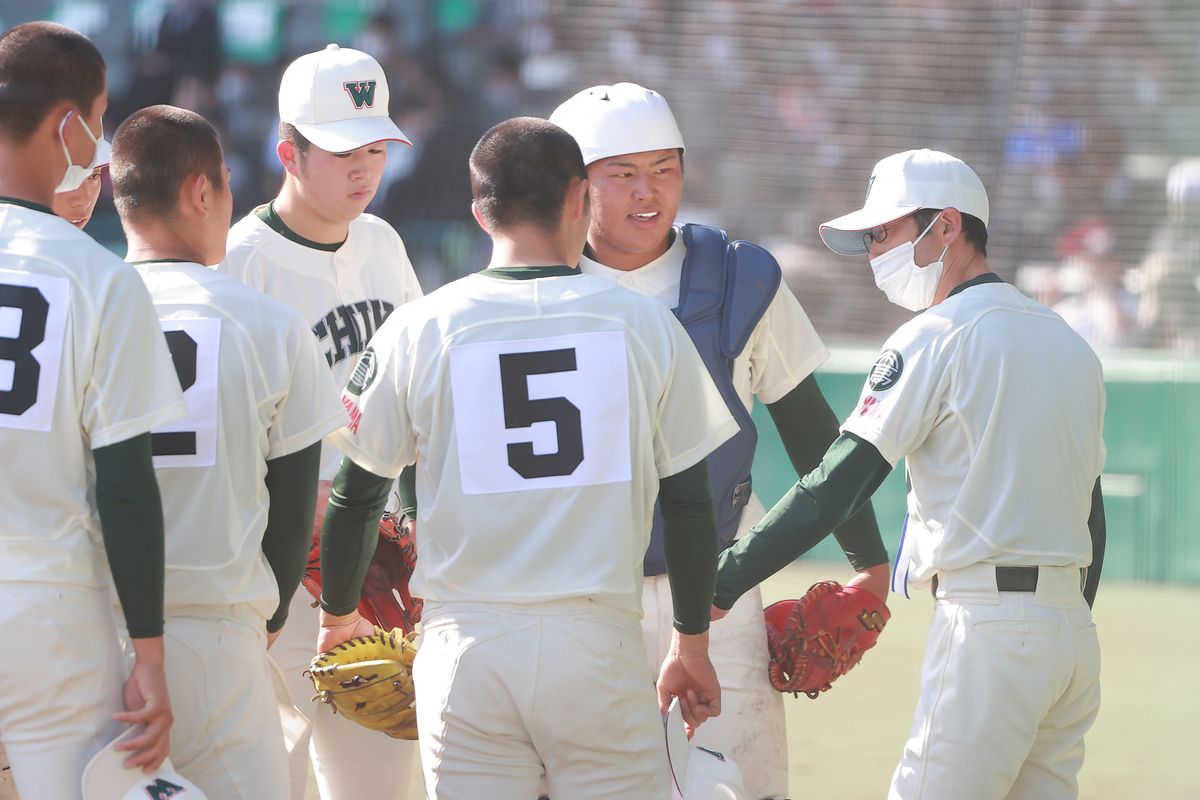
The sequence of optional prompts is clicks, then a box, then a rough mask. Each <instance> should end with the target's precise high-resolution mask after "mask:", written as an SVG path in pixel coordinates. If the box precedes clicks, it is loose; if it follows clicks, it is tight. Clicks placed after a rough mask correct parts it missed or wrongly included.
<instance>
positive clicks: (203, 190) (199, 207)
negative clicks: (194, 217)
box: [179, 172, 212, 214]
mask: <svg viewBox="0 0 1200 800" xmlns="http://www.w3.org/2000/svg"><path fill="white" fill-rule="evenodd" d="M210 205H212V183H211V182H210V181H209V180H208V176H207V175H205V174H204V173H203V172H193V173H192V174H190V175H188V176H187V177H186V178H184V179H183V184H182V185H181V186H180V187H179V209H180V210H181V211H191V212H194V213H200V214H202V213H204V212H205V211H207V210H208V208H209V206H210Z"/></svg>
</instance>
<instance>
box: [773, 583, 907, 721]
mask: <svg viewBox="0 0 1200 800" xmlns="http://www.w3.org/2000/svg"><path fill="white" fill-rule="evenodd" d="M891 616H892V613H891V612H890V611H888V608H887V606H886V605H884V602H883V601H882V600H880V599H879V598H878V597H876V596H875V595H874V594H872V593H871V592H869V591H867V590H866V589H860V588H858V587H856V586H845V587H843V586H842V585H841V584H839V583H838V582H837V581H823V582H821V583H816V584H813V585H812V587H811V588H810V589H809V590H808V591H807V592H806V593H805V595H804V597H801V598H800V599H799V600H781V601H779V602H778V603H772V604H771V605H769V606H767V609H766V611H765V617H766V621H767V647H768V649H769V650H770V653H771V663H770V666H769V667H768V668H767V669H768V673H769V675H770V678H771V685H772V686H774V687H775V688H776V689H777V690H778V691H781V692H792V693H793V694H798V693H799V692H804V693H805V694H806V695H808V696H809V697H811V698H816V696H817V695H819V694H820V693H821V692H824V691H826V690H828V689H829V687H830V686H831V685H832V684H833V682H834V681H835V680H837V679H838V678H839V677H841V676H842V675H844V674H846V673H847V672H849V671H850V670H851V669H852V668H853V667H854V665H855V664H857V663H858V662H859V661H861V660H862V657H863V653H865V652H866V651H867V650H870V649H871V648H872V647H873V646H874V645H875V641H876V640H877V639H878V638H879V634H880V632H881V631H882V630H883V626H884V625H886V624H887V621H888V619H890V618H891Z"/></svg>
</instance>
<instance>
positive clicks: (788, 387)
mask: <svg viewBox="0 0 1200 800" xmlns="http://www.w3.org/2000/svg"><path fill="white" fill-rule="evenodd" d="M828 360H829V348H827V347H825V346H824V345H821V347H819V348H818V349H817V350H815V351H814V352H813V353H812V355H810V356H809V357H808V358H807V359H805V360H804V361H802V362H801V363H800V367H799V368H798V369H797V370H796V371H795V372H793V373H792V374H791V376H789V378H788V379H787V380H782V381H776V382H775V383H774V384H772V385H771V386H769V387H764V388H761V389H759V390H758V391H757V392H755V394H757V395H758V399H759V400H760V401H761V402H762V403H763V405H768V406H769V405H771V403H774V402H776V401H777V400H779V399H781V398H782V397H783V396H784V395H786V394H787V393H788V392H790V391H792V389H795V388H796V387H797V386H799V385H800V384H801V383H802V382H803V381H804V379H805V378H807V377H808V376H809V375H812V374H813V373H814V372H816V371H817V369H818V368H819V367H820V366H821V365H822V364H824V363H825V362H826V361H828Z"/></svg>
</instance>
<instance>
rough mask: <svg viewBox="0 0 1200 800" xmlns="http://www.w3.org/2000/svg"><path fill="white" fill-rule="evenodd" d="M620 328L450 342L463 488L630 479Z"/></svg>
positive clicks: (515, 488)
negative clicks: (542, 336)
mask: <svg viewBox="0 0 1200 800" xmlns="http://www.w3.org/2000/svg"><path fill="white" fill-rule="evenodd" d="M626 370H627V367H626V352H625V334H624V333H623V332H621V331H605V332H598V333H580V334H569V335H565V336H556V337H551V338H544V339H524V340H514V341H505V342H481V343H479V344H469V345H460V346H457V347H452V348H450V379H451V387H452V391H453V395H454V424H455V428H456V431H457V444H458V457H459V471H460V473H461V475H462V491H463V493H464V494H491V493H495V492H519V491H526V490H529V489H542V488H559V487H569V486H592V485H596V484H603V483H616V482H618V481H627V480H630V478H631V465H630V453H629V377H628V374H627V371H626Z"/></svg>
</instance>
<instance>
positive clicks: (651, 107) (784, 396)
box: [550, 83, 888, 800]
mask: <svg viewBox="0 0 1200 800" xmlns="http://www.w3.org/2000/svg"><path fill="white" fill-rule="evenodd" d="M550 120H551V121H552V122H555V123H557V124H559V125H561V126H562V127H563V128H565V129H566V130H567V131H568V132H569V133H571V134H572V135H573V136H574V137H575V139H576V140H577V141H578V142H579V145H580V147H581V148H582V150H583V160H584V163H586V164H587V165H588V178H589V183H590V187H591V188H590V192H591V198H592V221H591V227H590V229H589V231H588V247H587V249H586V250H585V251H584V255H583V258H582V259H581V260H580V262H579V268H580V269H581V270H582V271H583V272H585V273H587V274H589V275H595V276H597V277H599V278H604V279H606V280H610V281H614V282H616V283H618V284H620V285H621V286H624V287H626V288H629V289H632V290H633V291H635V292H638V293H639V294H644V295H646V296H648V297H652V298H654V299H655V300H658V301H660V302H662V303H663V304H665V305H666V306H667V307H668V308H671V309H675V311H676V314H677V315H678V316H680V317H681V320H682V321H683V323H684V326H685V327H686V328H687V329H688V332H689V334H691V335H692V338H693V339H694V340H695V342H696V345H697V347H699V348H701V352H702V354H706V353H705V347H706V342H708V341H712V340H713V337H706V334H705V330H706V329H705V326H706V325H707V324H708V323H709V321H710V317H711V314H707V313H704V312H703V311H700V312H699V313H697V312H694V311H692V310H691V308H690V306H691V305H692V303H691V296H694V295H697V294H700V293H701V289H700V288H699V287H700V286H702V285H703V284H704V283H705V282H708V281H711V282H715V283H716V284H717V285H718V286H726V285H729V286H731V287H732V288H730V289H728V290H726V293H725V296H724V298H723V299H722V300H721V301H720V302H719V303H718V304H717V309H716V312H715V313H717V314H719V315H721V317H722V319H723V320H724V322H723V330H722V332H721V337H722V339H723V340H724V339H729V338H737V337H738V336H739V334H740V336H741V338H743V339H744V342H743V344H742V346H741V348H740V349H739V350H736V351H734V352H733V353H732V354H731V353H729V352H727V351H725V352H721V353H707V354H706V356H707V357H706V363H707V364H708V366H709V370H710V373H711V374H712V377H713V379H714V380H715V381H716V382H717V384H718V386H719V387H724V388H725V390H726V394H725V398H726V403H727V404H729V406H730V410H731V411H732V412H733V413H734V414H735V418H736V419H738V421H739V422H740V423H741V425H742V428H743V431H742V435H743V436H745V435H747V434H749V435H750V436H754V435H755V433H754V430H753V427H754V426H753V421H752V419H751V417H750V410H751V408H752V407H753V403H754V398H755V397H756V396H757V397H758V399H759V400H760V401H762V403H763V404H765V405H766V407H767V409H768V411H770V413H771V417H772V420H773V421H774V422H775V425H776V427H777V429H778V431H779V434H780V438H781V439H782V440H783V444H784V447H785V449H786V450H787V453H788V456H789V458H790V460H791V461H792V464H793V465H794V467H795V469H796V474H797V476H799V475H804V474H805V473H807V472H808V471H809V470H810V469H812V468H813V467H815V466H816V465H817V463H818V462H819V461H820V458H821V454H822V453H824V452H825V448H826V447H828V446H829V443H830V442H832V441H833V440H834V439H835V438H837V434H838V431H837V418H836V417H835V416H834V414H833V412H832V411H831V410H830V408H829V405H828V403H826V401H825V398H824V396H822V394H821V390H820V388H819V387H818V386H817V382H816V378H814V377H813V372H814V371H815V370H816V369H817V367H819V366H820V365H821V364H822V363H823V362H824V361H825V359H826V358H828V357H829V351H828V350H826V349H825V345H824V344H822V343H821V339H820V338H819V337H818V336H817V332H816V331H815V330H814V329H813V326H812V323H811V322H809V319H808V316H807V315H806V314H805V313H804V309H803V308H801V306H800V303H799V302H798V301H797V300H796V297H795V296H794V295H793V294H792V293H791V292H790V291H789V290H788V288H787V286H786V285H785V284H783V283H782V281H781V280H780V272H779V267H778V265H777V264H776V263H775V261H774V259H773V258H771V257H770V255H769V254H766V252H765V251H761V252H762V254H763V256H764V257H765V258H766V259H768V260H769V272H768V275H770V276H771V277H773V279H774V287H775V288H770V287H768V288H767V289H766V290H765V291H764V296H763V297H762V298H761V299H760V300H759V302H758V307H757V308H756V309H755V312H753V313H751V314H749V315H745V314H744V312H740V311H739V310H738V309H737V308H735V307H734V306H735V305H736V299H735V298H739V297H741V296H743V295H744V294H749V293H751V292H753V291H755V290H754V289H752V288H751V286H752V285H753V284H752V281H753V278H754V276H751V275H748V274H744V271H743V272H739V273H734V274H733V275H732V276H728V275H727V273H726V271H725V270H726V267H725V265H724V263H723V261H724V255H725V254H724V252H720V253H718V254H717V256H716V257H715V258H714V257H710V256H706V255H703V254H701V253H700V252H692V251H690V250H689V248H688V245H687V242H686V240H687V239H688V236H687V230H686V229H687V228H688V227H697V226H685V227H679V226H676V225H675V216H676V212H677V211H678V209H679V203H680V200H681V197H682V193H683V170H684V167H683V151H684V144H683V137H682V136H681V134H680V132H679V127H678V126H677V125H676V122H675V117H674V115H673V114H672V113H671V109H670V107H669V106H668V105H667V101H666V100H665V99H664V98H663V97H662V96H661V95H660V94H658V93H657V92H655V91H652V90H650V89H645V88H643V87H641V86H638V85H636V84H632V83H618V84H615V85H612V86H595V87H592V88H591V89H586V90H584V91H582V92H580V93H579V94H577V95H575V96H574V97H572V98H571V99H569V100H567V101H566V102H565V103H563V104H562V105H561V106H559V107H558V109H556V110H555V112H554V114H552V115H551V117H550ZM739 246H740V247H741V248H742V251H741V252H742V253H743V254H745V253H746V251H747V250H748V249H752V248H753V249H758V248H754V246H753V245H749V246H747V245H745V244H742V245H739ZM697 250H698V248H697ZM744 258H745V256H744V255H743V259H744ZM742 301H743V302H744V298H743V299H742ZM739 316H744V317H745V318H742V319H739ZM693 319H694V320H695V325H693V322H692V320H693ZM743 329H747V330H745V332H742V330H743ZM739 406H740V408H739ZM753 452H754V440H753V439H750V440H749V441H748V442H746V443H745V444H744V445H742V448H741V449H740V450H739V448H738V447H737V446H736V445H733V444H728V445H726V446H725V447H724V448H722V449H721V450H719V451H717V452H716V453H714V454H713V455H712V456H711V457H710V459H709V475H710V477H712V479H713V481H714V485H713V497H714V500H718V501H719V500H721V499H722V498H721V494H722V489H723V488H724V487H722V486H720V485H718V483H719V481H720V476H721V474H722V471H723V470H722V467H724V470H726V471H727V470H728V469H729V468H730V465H729V464H728V463H725V464H722V462H728V461H731V460H742V459H746V460H748V459H749V458H750V457H752V455H753ZM743 477H744V478H745V480H746V489H745V490H744V491H743V490H740V489H735V490H734V494H733V497H732V498H731V499H730V502H729V507H727V508H724V509H723V510H719V512H718V520H719V522H720V521H722V520H723V518H724V519H725V520H727V524H726V525H725V526H724V527H723V528H722V529H721V534H722V536H723V539H722V545H728V544H730V543H731V542H732V540H733V539H734V538H736V537H737V536H741V535H744V534H745V533H746V531H748V530H749V529H750V526H751V525H753V524H754V523H755V522H757V521H758V520H759V519H761V518H762V515H763V507H762V503H761V502H759V500H758V498H757V497H756V496H754V495H753V494H752V493H751V492H750V491H749V484H750V480H749V475H748V474H747V475H745V476H742V475H737V476H736V477H735V478H734V480H735V481H736V480H741V479H742V478H743ZM837 537H838V541H839V542H840V543H841V544H842V546H843V549H844V550H845V551H846V553H847V555H848V557H849V558H850V561H851V563H852V564H853V565H854V566H855V567H856V568H857V569H859V570H863V573H862V574H861V575H860V576H859V577H858V578H856V582H862V581H865V580H868V579H870V580H873V582H874V584H875V586H876V587H877V588H878V590H879V591H880V592H883V591H886V586H887V560H888V556H887V550H886V549H885V548H884V545H883V541H882V539H881V538H880V536H879V528H878V526H877V525H876V522H875V515H874V511H873V509H872V508H871V507H870V505H869V504H868V505H867V506H866V507H865V508H863V509H862V511H861V512H859V513H858V514H857V515H856V516H855V517H854V518H853V519H852V520H850V521H848V522H847V523H846V524H845V525H844V526H843V527H842V528H840V529H839V530H838V532H837ZM871 568H874V569H871ZM645 575H646V578H645V584H644V586H643V601H642V602H643V605H644V606H645V609H646V616H645V617H644V618H643V620H642V630H643V632H644V634H645V637H646V648H647V650H648V652H649V656H650V662H651V666H652V668H654V669H657V665H658V664H659V663H660V662H661V661H662V657H663V656H664V655H665V654H666V648H667V647H668V646H669V644H670V631H671V605H670V602H669V598H670V594H669V591H670V587H669V585H668V582H667V576H666V574H665V566H664V565H663V563H662V561H661V559H658V560H656V559H654V558H653V557H651V558H648V559H647V562H646V565H645ZM711 653H712V659H713V664H714V665H715V666H716V668H717V674H718V675H719V676H720V679H721V689H722V704H721V709H722V710H721V717H720V719H717V720H714V721H713V722H711V723H710V724H708V725H705V726H704V728H703V729H702V730H700V731H699V732H698V733H697V734H696V736H695V739H694V743H695V744H698V745H701V746H703V747H708V748H710V749H713V750H717V751H719V752H722V753H724V754H726V755H727V756H729V757H730V758H732V759H733V761H734V763H736V764H737V765H738V767H740V768H741V770H742V774H743V776H744V777H745V784H746V794H747V796H748V797H750V798H753V799H754V800H758V798H765V797H780V798H782V797H786V796H787V793H788V768H787V737H786V728H785V725H784V716H783V696H782V695H781V694H779V693H778V692H776V691H775V689H774V688H772V686H771V683H770V681H769V679H768V676H767V661H768V654H767V638H766V625H765V623H764V621H763V605H762V595H761V594H760V593H759V591H758V589H757V588H755V589H752V590H751V591H749V592H747V596H746V597H745V598H743V599H742V600H741V601H740V602H738V604H737V605H736V606H735V607H734V609H733V610H732V612H731V613H730V614H729V616H728V617H727V618H726V619H724V620H722V621H721V622H720V623H719V624H716V625H714V626H713V628H712V648H711Z"/></svg>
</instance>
